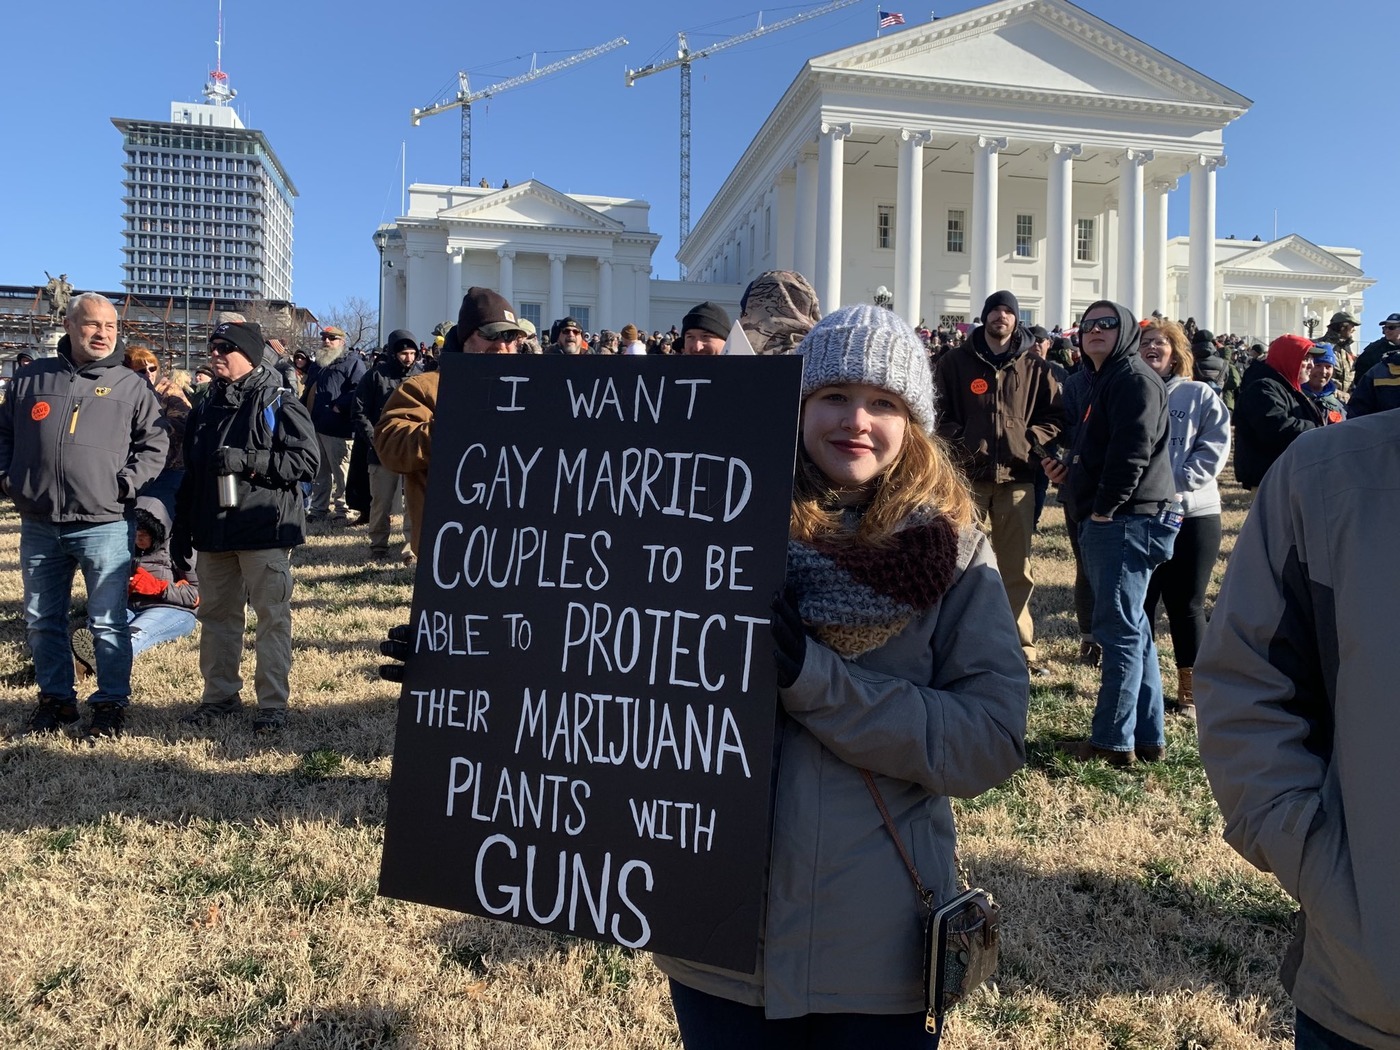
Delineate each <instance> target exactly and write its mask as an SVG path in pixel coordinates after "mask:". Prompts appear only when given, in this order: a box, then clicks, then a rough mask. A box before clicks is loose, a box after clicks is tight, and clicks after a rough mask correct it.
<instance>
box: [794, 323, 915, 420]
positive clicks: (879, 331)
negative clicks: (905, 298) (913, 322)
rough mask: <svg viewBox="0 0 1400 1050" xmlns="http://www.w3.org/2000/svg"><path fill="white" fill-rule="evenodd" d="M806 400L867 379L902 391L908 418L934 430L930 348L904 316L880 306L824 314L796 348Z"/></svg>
mask: <svg viewBox="0 0 1400 1050" xmlns="http://www.w3.org/2000/svg"><path fill="white" fill-rule="evenodd" d="M797 352H798V353H799V354H801V355H802V399H803V400H804V401H805V400H806V399H807V397H808V396H809V395H810V394H811V393H812V391H814V390H820V389H821V388H822V387H824V386H832V385H834V384H837V383H865V384H867V385H869V386H878V387H879V388H880V389H882V390H888V391H890V392H891V393H893V394H898V395H899V396H900V397H901V398H902V399H903V401H904V404H905V405H906V406H907V407H908V409H909V417H910V418H911V419H913V420H914V422H916V423H918V424H919V425H920V426H921V427H923V428H924V431H925V432H926V433H929V434H932V433H933V426H934V421H935V418H936V416H935V413H934V408H933V376H932V374H931V373H930V371H929V366H928V351H927V350H925V349H924V344H923V341H922V340H921V339H920V338H919V336H918V334H917V333H916V332H915V331H914V329H912V328H910V327H909V325H908V323H907V322H906V321H905V320H904V318H902V317H900V316H899V315H898V314H895V313H892V312H890V311H889V310H886V309H885V308H884V307H880V306H865V305H861V306H843V307H842V308H841V309H839V310H833V311H832V312H831V313H829V314H827V315H826V316H825V317H823V318H822V319H821V320H820V321H819V322H818V323H817V326H816V327H815V328H813V329H812V330H811V331H810V332H808V333H807V337H806V338H805V339H803V340H802V342H801V344H800V345H799V346H798V347H797Z"/></svg>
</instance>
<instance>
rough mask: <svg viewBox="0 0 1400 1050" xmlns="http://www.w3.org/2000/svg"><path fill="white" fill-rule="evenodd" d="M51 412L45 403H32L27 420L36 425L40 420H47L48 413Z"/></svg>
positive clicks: (50, 408)
mask: <svg viewBox="0 0 1400 1050" xmlns="http://www.w3.org/2000/svg"><path fill="white" fill-rule="evenodd" d="M52 411H53V408H52V407H50V405H49V403H48V402H47V401H36V402H34V407H33V408H31V409H30V410H29V418H30V419H32V420H34V422H36V423H37V422H39V421H40V420H41V419H48V418H49V413H50V412H52Z"/></svg>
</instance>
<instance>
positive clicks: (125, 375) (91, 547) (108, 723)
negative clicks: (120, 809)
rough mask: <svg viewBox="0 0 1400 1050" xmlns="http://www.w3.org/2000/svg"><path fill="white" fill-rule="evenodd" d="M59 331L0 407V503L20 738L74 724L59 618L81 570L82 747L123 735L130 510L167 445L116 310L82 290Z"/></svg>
mask: <svg viewBox="0 0 1400 1050" xmlns="http://www.w3.org/2000/svg"><path fill="white" fill-rule="evenodd" d="M63 327H64V329H65V330H66V332H67V334H66V335H65V336H64V337H63V340H62V341H61V342H60V343H59V344H58V354H57V356H55V357H46V358H41V359H40V360H38V361H35V362H34V363H33V364H31V365H29V366H28V367H27V368H25V369H23V370H22V371H19V372H17V373H16V374H15V377H14V380H13V381H12V382H11V384H10V391H9V395H8V396H7V397H6V398H5V400H4V403H3V404H0V493H3V494H4V495H6V496H8V497H9V498H10V499H12V500H14V504H15V507H16V508H17V509H18V510H19V513H20V539H19V556H20V564H21V565H22V566H23V569H24V618H25V622H26V623H27V624H28V628H29V635H28V640H29V649H30V652H31V653H32V654H33V657H34V677H35V680H36V681H37V683H38V686H39V706H38V707H36V708H35V709H34V712H33V714H32V715H30V718H29V732H36V733H43V732H54V731H56V730H59V729H63V728H65V727H67V726H72V725H73V724H74V723H76V722H77V721H78V718H79V715H78V696H77V690H76V687H75V682H74V674H73V670H74V669H73V660H72V656H71V655H70V652H69V648H68V609H69V603H70V601H71V597H72V588H73V574H74V572H75V571H76V570H78V569H82V572H83V581H84V582H85V583H86V585H87V610H88V624H89V626H90V627H91V629H92V634H93V640H94V650H95V661H96V664H97V690H96V692H94V693H93V694H92V696H91V697H89V698H88V703H89V704H90V705H91V708H92V723H91V725H90V726H89V727H88V731H87V736H88V739H89V740H90V741H91V740H94V739H96V738H97V737H103V736H116V735H117V734H119V733H120V732H121V730H122V723H123V720H124V718H125V711H126V705H127V703H128V701H129V700H130V699H131V638H130V635H129V633H128V630H127V619H126V594H127V584H128V580H129V579H130V576H131V541H132V535H133V531H134V527H133V519H132V517H131V509H132V506H133V504H134V503H135V501H136V494H137V492H138V491H139V490H140V489H141V488H142V487H143V486H144V485H145V484H146V483H147V482H150V481H153V480H154V479H155V476H156V475H157V474H159V473H160V470H161V468H162V467H164V466H165V453H166V449H167V448H168V446H169V440H170V435H169V432H168V427H167V426H166V424H165V421H164V420H163V419H162V418H161V415H160V404H159V402H158V401H157V400H156V397H155V394H154V393H152V392H151V387H150V384H149V383H147V382H146V380H145V377H144V376H141V375H138V374H137V373H135V372H133V371H131V369H129V368H126V367H125V365H124V364H123V360H122V344H121V341H120V339H119V338H118V336H117V311H116V308H115V307H113V306H112V304H111V303H110V302H109V301H108V300H107V299H105V298H103V297H102V296H100V295H98V294H96V293H94V292H88V293H86V294H84V295H80V296H78V297H77V298H76V299H74V300H73V301H72V302H71V303H70V304H69V306H68V313H67V315H66V316H65V317H64V319H63ZM133 380H134V382H133Z"/></svg>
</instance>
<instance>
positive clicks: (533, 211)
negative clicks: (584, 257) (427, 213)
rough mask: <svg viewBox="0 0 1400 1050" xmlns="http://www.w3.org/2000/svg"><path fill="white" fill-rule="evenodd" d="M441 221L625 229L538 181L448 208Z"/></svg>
mask: <svg viewBox="0 0 1400 1050" xmlns="http://www.w3.org/2000/svg"><path fill="white" fill-rule="evenodd" d="M438 219H439V220H441V221H443V222H446V223H449V224H456V225H469V226H474V227H488V226H510V227H514V226H529V227H534V228H545V229H550V230H567V231H572V232H582V233H605V234H609V235H616V234H620V233H622V232H623V231H624V229H625V227H624V226H623V224H622V223H620V222H618V221H617V220H616V219H611V218H609V217H608V216H606V215H604V214H602V213H601V212H598V211H595V210H594V209H592V208H590V207H588V206H586V205H583V204H580V203H579V202H578V201H576V200H574V199H573V198H572V197H569V196H568V195H567V194H563V193H560V192H559V191H558V190H556V189H554V188H553V187H550V186H546V185H545V184H544V183H543V182H539V181H537V180H535V179H531V180H530V181H528V182H522V183H521V184H520V185H518V186H511V187H510V188H508V189H503V190H498V191H497V192H495V193H489V194H485V195H483V196H480V197H476V198H474V199H473V200H469V201H465V202H463V203H461V204H458V205H455V206H454V207H451V208H447V209H445V210H444V211H442V212H440V213H439V214H438Z"/></svg>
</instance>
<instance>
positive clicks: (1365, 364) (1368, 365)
mask: <svg viewBox="0 0 1400 1050" xmlns="http://www.w3.org/2000/svg"><path fill="white" fill-rule="evenodd" d="M1397 350H1400V314H1391V315H1390V316H1389V317H1387V318H1386V319H1385V320H1384V321H1382V322H1381V337H1380V338H1379V339H1375V340H1372V341H1371V342H1369V343H1367V344H1366V349H1365V350H1362V351H1361V356H1360V357H1358V358H1357V359H1356V368H1355V370H1354V372H1353V373H1352V375H1353V381H1352V385H1353V386H1355V385H1356V383H1357V382H1359V381H1360V380H1361V377H1362V376H1364V375H1365V374H1366V373H1367V372H1369V371H1370V370H1371V369H1373V368H1375V367H1376V365H1378V364H1380V363H1381V358H1382V357H1384V356H1385V355H1386V354H1393V353H1395V352H1396V351H1397Z"/></svg>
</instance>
